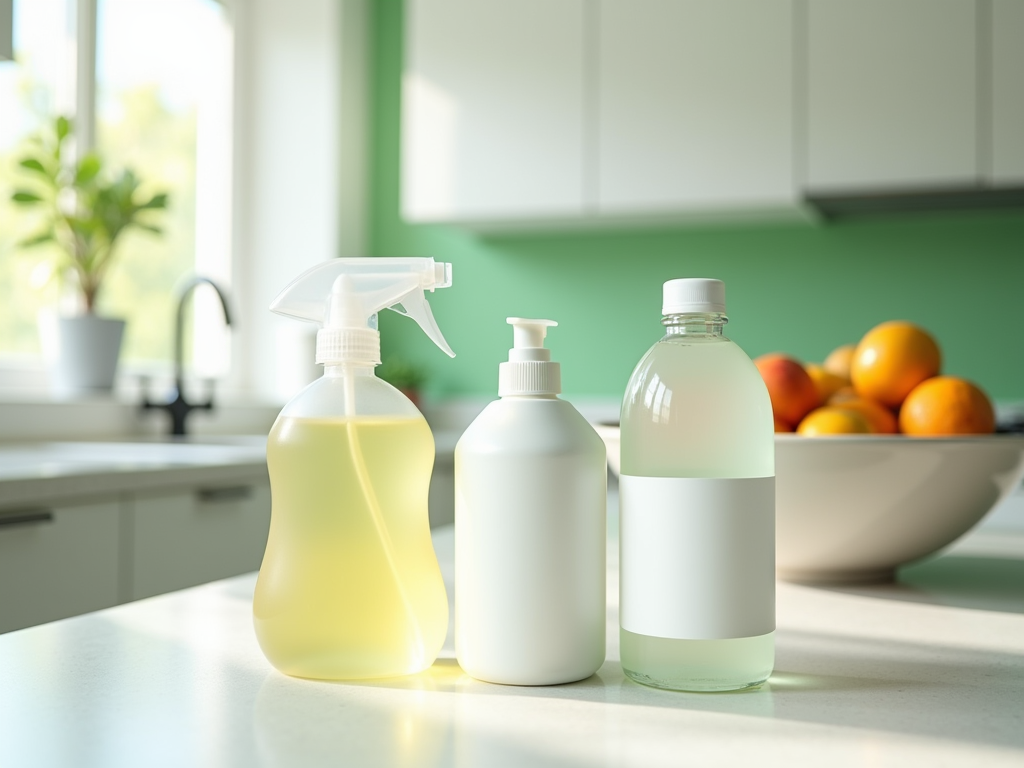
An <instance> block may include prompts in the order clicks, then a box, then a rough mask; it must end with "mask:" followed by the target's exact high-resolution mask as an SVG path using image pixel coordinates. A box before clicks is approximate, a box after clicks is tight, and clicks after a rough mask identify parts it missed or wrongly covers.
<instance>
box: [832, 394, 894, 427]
mask: <svg viewBox="0 0 1024 768" xmlns="http://www.w3.org/2000/svg"><path fill="white" fill-rule="evenodd" d="M828 404H829V405H830V406H835V407H837V408H842V409H844V410H847V411H855V412H857V413H859V414H860V415H861V416H863V417H864V419H865V420H866V421H867V423H868V426H869V427H871V431H872V432H874V433H876V434H879V435H893V434H896V432H897V424H896V416H895V414H893V412H892V411H890V410H889V409H888V408H886V407H885V406H884V405H882V404H881V403H876V402H875V401H874V400H868V399H867V398H866V397H843V396H842V395H839V396H837V397H833V399H832V400H829V403H828Z"/></svg>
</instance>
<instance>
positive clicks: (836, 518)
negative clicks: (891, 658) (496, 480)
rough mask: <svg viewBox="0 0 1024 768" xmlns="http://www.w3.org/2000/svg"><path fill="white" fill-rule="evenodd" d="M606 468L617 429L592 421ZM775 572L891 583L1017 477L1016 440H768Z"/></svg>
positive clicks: (1022, 466) (1023, 444)
mask: <svg viewBox="0 0 1024 768" xmlns="http://www.w3.org/2000/svg"><path fill="white" fill-rule="evenodd" d="M597 429H598V433H599V434H600V435H601V437H602V438H603V439H604V440H605V443H606V445H607V447H608V463H609V466H610V467H611V469H612V471H614V472H616V473H617V472H618V468H619V434H618V426H612V425H599V426H598V427H597ZM775 474H776V534H775V541H776V569H777V574H778V576H779V578H781V579H785V580H787V581H797V582H803V583H817V584H855V583H867V582H880V581H891V580H892V579H893V578H894V577H895V573H896V569H897V568H898V567H900V566H902V565H906V564H907V563H910V562H912V561H914V560H918V559H920V558H922V557H925V556H927V555H930V554H932V553H934V552H937V551H938V550H940V549H942V548H943V547H945V546H946V545H947V544H950V543H952V542H953V541H955V540H956V539H957V538H959V537H960V536H961V535H963V534H964V533H966V532H967V531H968V530H970V529H971V528H972V527H973V526H974V525H975V524H977V523H978V521H979V520H981V518H982V517H984V516H985V514H986V513H987V512H988V511H989V510H990V509H992V508H993V507H994V506H995V505H996V504H998V503H999V502H1000V501H1001V500H1002V499H1003V498H1004V497H1005V496H1007V495H1008V494H1009V493H1011V492H1012V491H1013V489H1014V488H1016V487H1017V485H1018V484H1019V483H1020V482H1021V479H1022V477H1024V436H1020V435H979V436H971V437H928V438H923V437H904V436H899V435H843V436H831V437H820V438H814V437H802V436H797V435H788V434H780V435H776V436H775Z"/></svg>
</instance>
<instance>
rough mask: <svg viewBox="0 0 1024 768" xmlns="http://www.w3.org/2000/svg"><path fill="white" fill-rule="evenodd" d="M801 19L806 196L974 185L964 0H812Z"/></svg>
mask: <svg viewBox="0 0 1024 768" xmlns="http://www.w3.org/2000/svg"><path fill="white" fill-rule="evenodd" d="M806 13H807V18H806V49H807V64H806V88H807V92H806V110H807V144H806V148H807V149H806V151H807V156H806V184H807V186H808V188H809V189H811V190H815V191H818V190H822V191H825V190H833V189H856V188H865V189H870V190H879V189H883V188H892V189H897V188H922V187H926V186H932V187H952V186H963V185H968V184H973V183H976V182H977V180H978V177H979V173H980V172H981V168H980V158H979V141H978V139H979V128H978V126H979V121H978V76H979V72H978V66H977V64H978V25H977V18H978V17H977V8H976V3H975V2H974V1H973V0H856V1H854V0H813V2H809V3H807V4H806ZM1016 78H1017V81H1018V83H1019V80H1020V72H1019V70H1018V71H1017V73H1016Z"/></svg>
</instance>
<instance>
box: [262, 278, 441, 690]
mask: <svg viewBox="0 0 1024 768" xmlns="http://www.w3.org/2000/svg"><path fill="white" fill-rule="evenodd" d="M449 285H451V265H449V264H441V263H435V262H434V260H433V259H389V258H375V259H333V260H331V261H328V262H324V263H322V264H319V265H317V266H315V267H313V268H312V269H310V270H308V271H307V272H305V273H303V274H302V275H300V276H299V277H298V278H296V279H295V280H294V281H293V282H292V283H291V284H290V285H289V286H288V287H287V288H285V289H284V290H283V291H282V292H281V294H280V295H279V296H278V297H277V298H276V299H275V300H274V302H273V304H271V307H270V308H271V310H272V311H273V312H276V313H278V314H281V315H285V316H287V317H292V318H296V319H299V320H306V321H311V322H315V323H319V324H320V325H321V329H320V331H319V332H318V333H317V344H316V361H317V363H321V364H323V366H324V374H323V376H322V377H321V378H319V379H317V380H316V381H314V382H313V383H312V384H310V385H309V386H308V387H306V388H305V389H304V390H303V391H302V392H300V393H299V394H298V395H297V396H296V397H295V398H293V399H292V400H291V402H289V403H288V404H287V405H286V406H285V407H284V409H283V410H282V411H281V413H280V415H279V416H278V417H277V421H276V422H275V423H274V426H273V428H272V429H271V431H270V436H269V438H268V440H267V465H268V467H269V470H270V486H271V495H272V513H271V522H270V535H269V538H268V540H267V549H266V553H265V555H264V557H263V565H262V567H261V568H260V574H259V580H258V581H257V583H256V594H255V597H254V599H253V623H254V626H255V630H256V637H257V639H258V641H259V644H260V648H261V649H262V650H263V653H264V654H265V655H266V657H267V659H268V660H269V661H270V662H271V664H273V665H274V666H275V667H277V669H279V670H280V671H282V672H284V673H286V674H289V675H295V676H297V677H311V678H321V679H350V680H351V679H360V678H371V677H387V676H392V675H402V674H412V673H415V672H419V671H421V670H423V669H426V668H427V667H429V666H430V665H431V664H432V663H433V662H434V659H435V658H436V657H437V654H438V652H439V651H440V650H441V646H442V644H443V643H444V637H445V633H446V631H447V627H448V601H447V598H446V595H445V589H444V582H443V580H442V578H441V571H440V568H439V567H438V563H437V558H436V556H435V554H434V550H433V545H432V543H431V540H430V528H429V522H428V517H427V490H428V487H429V484H430V473H431V470H432V468H433V463H434V440H433V437H432V435H431V433H430V429H429V427H428V426H427V422H426V420H425V419H424V418H423V415H422V414H421V413H420V412H419V411H418V410H417V409H416V407H415V406H414V405H413V404H412V403H411V402H410V401H409V399H408V398H406V397H405V395H403V394H402V393H401V392H399V391H398V390H397V389H395V388H394V387H392V386H391V385H390V384H388V383H386V382H384V381H382V380H381V379H378V378H377V377H376V376H375V375H374V371H373V369H374V366H376V365H379V364H380V333H379V332H378V331H377V312H379V311H380V310H382V309H385V308H391V309H394V310H395V311H397V312H399V313H401V314H404V315H407V316H408V317H411V318H412V319H413V320H415V321H416V322H417V323H419V325H420V327H421V328H422V329H423V331H424V332H425V333H426V334H427V336H429V337H430V339H431V340H432V341H433V342H434V343H435V344H437V346H438V347H440V348H441V349H442V350H443V351H444V352H445V353H447V354H448V355H450V356H452V357H454V355H455V353H454V352H452V351H451V348H450V347H449V346H448V344H447V342H446V341H445V340H444V337H443V336H442V335H441V331H440V329H439V328H438V327H437V323H436V322H435V320H434V317H433V314H432V313H431V311H430V306H429V304H427V301H426V297H425V296H424V291H426V290H430V291H433V290H434V289H436V288H446V287H448V286H449Z"/></svg>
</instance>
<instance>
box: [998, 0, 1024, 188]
mask: <svg viewBox="0 0 1024 768" xmlns="http://www.w3.org/2000/svg"><path fill="white" fill-rule="evenodd" d="M991 7H992V16H991V20H990V24H991V41H992V86H991V99H992V139H991V141H992V167H991V171H990V173H991V180H992V182H993V183H994V184H995V185H996V186H1001V185H1013V184H1015V185H1018V186H1019V185H1021V184H1024V2H1021V0H992V6H991Z"/></svg>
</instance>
